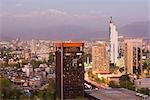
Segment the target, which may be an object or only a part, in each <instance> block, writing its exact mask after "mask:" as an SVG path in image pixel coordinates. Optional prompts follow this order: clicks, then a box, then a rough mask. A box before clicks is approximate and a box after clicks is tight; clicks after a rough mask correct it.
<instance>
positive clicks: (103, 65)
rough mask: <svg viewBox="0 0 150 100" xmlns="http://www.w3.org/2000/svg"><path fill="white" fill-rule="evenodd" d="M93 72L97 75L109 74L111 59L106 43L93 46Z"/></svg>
mask: <svg viewBox="0 0 150 100" xmlns="http://www.w3.org/2000/svg"><path fill="white" fill-rule="evenodd" d="M92 70H93V71H94V72H96V73H101V74H102V73H109V57H108V51H107V50H106V44H105V43H96V44H94V45H93V46H92Z"/></svg>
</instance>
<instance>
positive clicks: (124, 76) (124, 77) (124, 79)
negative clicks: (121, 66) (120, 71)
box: [119, 74, 130, 81]
mask: <svg viewBox="0 0 150 100" xmlns="http://www.w3.org/2000/svg"><path fill="white" fill-rule="evenodd" d="M119 80H120V81H130V78H129V75H127V74H126V75H122V76H121V77H120V78H119Z"/></svg>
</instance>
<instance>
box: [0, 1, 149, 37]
mask: <svg viewBox="0 0 150 100" xmlns="http://www.w3.org/2000/svg"><path fill="white" fill-rule="evenodd" d="M148 5H149V1H148V0H142V1H141V0H132V1H129V0H124V1H119V0H116V1H111V0H106V1H99V0H94V1H93V0H92V1H90V0H88V1H85V0H83V1H80V0H76V1H75V0H72V1H68V0H62V1H59V2H58V1H57V0H56V1H48V0H45V1H44V2H40V1H39V0H36V2H35V1H34V0H32V1H30V0H13V1H9V0H5V1H1V12H2V13H1V15H0V23H1V33H0V39H6V40H7V39H8V40H9V39H15V38H17V37H18V38H21V39H25V40H26V39H32V38H34V39H51V40H59V39H62V40H64V39H65V40H66V38H67V39H68V40H69V39H75V40H81V39H85V40H93V39H101V38H108V34H109V32H108V24H109V21H108V19H109V17H110V16H113V18H114V20H115V23H116V24H117V26H118V30H119V33H120V35H125V36H129V35H130V36H135V34H136V35H137V37H141V36H143V37H147V36H148V32H149V13H148V11H149V7H148ZM137 11H138V12H137ZM89 37H90V38H89Z"/></svg>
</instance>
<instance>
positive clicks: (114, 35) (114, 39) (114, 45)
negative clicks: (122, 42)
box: [109, 17, 118, 64]
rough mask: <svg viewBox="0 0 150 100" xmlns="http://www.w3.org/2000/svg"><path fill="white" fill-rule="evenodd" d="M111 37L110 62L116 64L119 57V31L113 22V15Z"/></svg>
mask: <svg viewBox="0 0 150 100" xmlns="http://www.w3.org/2000/svg"><path fill="white" fill-rule="evenodd" d="M109 37H110V63H111V64H116V62H117V57H118V31H117V28H116V25H115V24H114V23H113V22H112V17H111V18H110V23H109Z"/></svg>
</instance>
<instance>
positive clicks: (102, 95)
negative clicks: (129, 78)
mask: <svg viewBox="0 0 150 100" xmlns="http://www.w3.org/2000/svg"><path fill="white" fill-rule="evenodd" d="M86 93H88V94H89V95H91V96H93V97H96V98H97V99H100V100H127V98H128V100H141V98H140V97H138V96H136V92H134V91H130V90H127V89H123V88H115V89H114V88H113V89H102V88H101V89H98V90H87V91H86Z"/></svg>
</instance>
